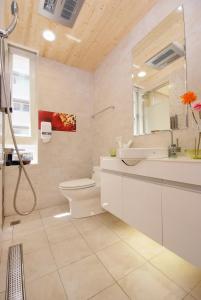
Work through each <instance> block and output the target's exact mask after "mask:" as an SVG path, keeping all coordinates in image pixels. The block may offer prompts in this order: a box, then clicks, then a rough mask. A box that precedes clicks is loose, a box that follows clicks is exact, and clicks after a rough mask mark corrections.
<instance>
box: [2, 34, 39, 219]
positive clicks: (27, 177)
mask: <svg viewBox="0 0 201 300" xmlns="http://www.w3.org/2000/svg"><path fill="white" fill-rule="evenodd" d="M5 47H6V46H5V37H4V36H0V48H1V49H0V70H1V83H2V89H3V93H4V97H5V102H6V111H7V116H8V124H9V128H10V132H11V136H12V140H13V144H14V148H15V151H16V154H17V157H18V159H19V173H18V178H17V184H16V187H15V192H14V197H13V206H14V209H15V211H16V213H17V214H19V215H21V216H26V215H29V214H30V213H31V212H32V211H33V210H34V209H35V207H36V204H37V197H36V192H35V190H34V187H33V185H32V182H31V179H30V178H29V175H28V173H27V171H26V168H25V166H24V164H23V160H22V155H21V154H20V152H19V149H18V145H17V142H16V138H15V134H14V130H13V124H12V117H11V112H10V107H9V101H8V99H9V97H10V93H9V96H8V93H7V89H6V76H5ZM22 171H23V172H24V175H25V178H26V179H27V182H28V184H29V186H30V188H31V191H32V194H33V205H32V207H31V209H30V210H29V211H26V212H23V211H20V209H19V208H18V207H17V196H18V191H19V184H20V181H21V175H22Z"/></svg>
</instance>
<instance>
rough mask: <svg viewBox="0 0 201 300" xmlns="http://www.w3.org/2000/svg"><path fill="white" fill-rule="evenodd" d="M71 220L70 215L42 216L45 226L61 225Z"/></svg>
mask: <svg viewBox="0 0 201 300" xmlns="http://www.w3.org/2000/svg"><path fill="white" fill-rule="evenodd" d="M70 220H71V216H70V215H61V216H60V217H59V218H58V217H56V215H55V216H51V217H47V218H42V222H43V225H44V227H45V228H47V227H61V226H64V225H65V224H66V223H69V222H70Z"/></svg>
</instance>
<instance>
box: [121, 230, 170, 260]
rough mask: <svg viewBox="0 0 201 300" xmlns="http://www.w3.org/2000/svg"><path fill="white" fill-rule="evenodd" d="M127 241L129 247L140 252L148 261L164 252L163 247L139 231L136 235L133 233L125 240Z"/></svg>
mask: <svg viewBox="0 0 201 300" xmlns="http://www.w3.org/2000/svg"><path fill="white" fill-rule="evenodd" d="M125 241H126V243H128V245H129V246H131V247H132V248H133V249H135V250H136V251H138V252H139V253H140V255H142V256H143V257H145V258H146V259H151V258H153V257H155V256H156V255H158V254H160V253H161V252H162V251H163V250H164V248H163V247H162V246H161V245H159V244H158V243H156V242H155V241H153V240H152V239H150V238H148V237H147V236H146V235H144V234H143V233H141V232H139V231H135V233H133V235H132V236H130V237H129V238H127V239H125Z"/></svg>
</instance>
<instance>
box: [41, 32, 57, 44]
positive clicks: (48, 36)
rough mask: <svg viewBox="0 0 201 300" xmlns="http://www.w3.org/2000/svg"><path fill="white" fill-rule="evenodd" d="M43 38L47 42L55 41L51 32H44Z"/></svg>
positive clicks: (54, 36)
mask: <svg viewBox="0 0 201 300" xmlns="http://www.w3.org/2000/svg"><path fill="white" fill-rule="evenodd" d="M43 37H44V39H45V40H46V41H48V42H53V41H54V40H55V39H56V35H55V33H54V32H53V31H51V30H44V31H43Z"/></svg>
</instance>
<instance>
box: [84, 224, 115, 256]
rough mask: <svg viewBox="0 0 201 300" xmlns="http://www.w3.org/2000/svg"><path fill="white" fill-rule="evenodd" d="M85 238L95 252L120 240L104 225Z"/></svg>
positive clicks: (90, 232) (89, 232) (87, 233)
mask: <svg viewBox="0 0 201 300" xmlns="http://www.w3.org/2000/svg"><path fill="white" fill-rule="evenodd" d="M83 236H84V238H85V239H86V241H87V243H88V244H89V246H90V248H91V249H92V250H93V251H99V250H101V249H103V248H105V247H107V246H110V245H112V244H113V243H115V242H117V241H118V240H119V237H118V236H117V235H116V234H115V233H113V232H112V231H111V230H110V229H108V228H107V227H106V226H104V225H103V226H101V227H99V228H97V229H96V230H91V231H88V232H86V233H84V234H83Z"/></svg>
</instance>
